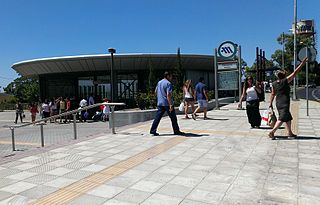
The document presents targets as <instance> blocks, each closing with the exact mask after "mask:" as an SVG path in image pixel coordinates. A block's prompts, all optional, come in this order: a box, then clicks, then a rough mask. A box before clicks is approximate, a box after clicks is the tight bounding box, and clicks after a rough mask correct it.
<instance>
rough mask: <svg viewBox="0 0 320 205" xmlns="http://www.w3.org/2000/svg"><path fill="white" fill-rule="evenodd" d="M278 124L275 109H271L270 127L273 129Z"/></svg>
mask: <svg viewBox="0 0 320 205" xmlns="http://www.w3.org/2000/svg"><path fill="white" fill-rule="evenodd" d="M276 122H277V117H276V115H275V114H274V111H273V109H272V108H270V110H269V113H268V125H269V126H270V127H272V128H273V127H274V125H275V124H276Z"/></svg>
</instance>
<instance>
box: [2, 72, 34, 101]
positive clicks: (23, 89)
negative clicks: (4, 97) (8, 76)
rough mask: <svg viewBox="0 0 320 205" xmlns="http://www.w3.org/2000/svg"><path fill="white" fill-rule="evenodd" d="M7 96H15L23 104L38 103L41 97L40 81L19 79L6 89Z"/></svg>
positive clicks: (27, 78) (25, 78) (28, 78)
mask: <svg viewBox="0 0 320 205" xmlns="http://www.w3.org/2000/svg"><path fill="white" fill-rule="evenodd" d="M4 91H5V92H6V93H7V94H12V95H14V96H15V97H16V98H17V99H18V100H20V101H21V102H32V101H37V100H38V96H39V91H40V88H39V80H38V79H36V78H30V77H19V78H16V79H15V80H14V81H13V82H11V83H10V84H9V85H8V86H7V87H5V88H4Z"/></svg>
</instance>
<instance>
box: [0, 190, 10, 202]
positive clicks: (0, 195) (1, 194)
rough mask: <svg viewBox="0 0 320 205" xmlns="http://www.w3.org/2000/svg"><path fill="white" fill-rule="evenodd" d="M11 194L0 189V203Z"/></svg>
mask: <svg viewBox="0 0 320 205" xmlns="http://www.w3.org/2000/svg"><path fill="white" fill-rule="evenodd" d="M12 195H13V194H12V193H9V192H5V191H0V204H1V200H4V199H7V198H9V197H11V196H12Z"/></svg>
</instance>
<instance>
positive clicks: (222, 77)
mask: <svg viewBox="0 0 320 205" xmlns="http://www.w3.org/2000/svg"><path fill="white" fill-rule="evenodd" d="M238 75H239V74H238V71H237V70H234V71H223V72H218V90H238V78H239V76H238Z"/></svg>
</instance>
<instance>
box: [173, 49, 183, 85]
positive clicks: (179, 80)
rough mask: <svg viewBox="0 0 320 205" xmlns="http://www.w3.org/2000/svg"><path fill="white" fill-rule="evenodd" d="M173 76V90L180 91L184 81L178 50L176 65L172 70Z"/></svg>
mask: <svg viewBox="0 0 320 205" xmlns="http://www.w3.org/2000/svg"><path fill="white" fill-rule="evenodd" d="M173 76H174V89H175V90H181V88H182V86H183V83H184V81H185V71H184V69H183V66H182V60H181V55H180V48H178V51H177V63H176V65H175V67H174V69H173Z"/></svg>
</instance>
